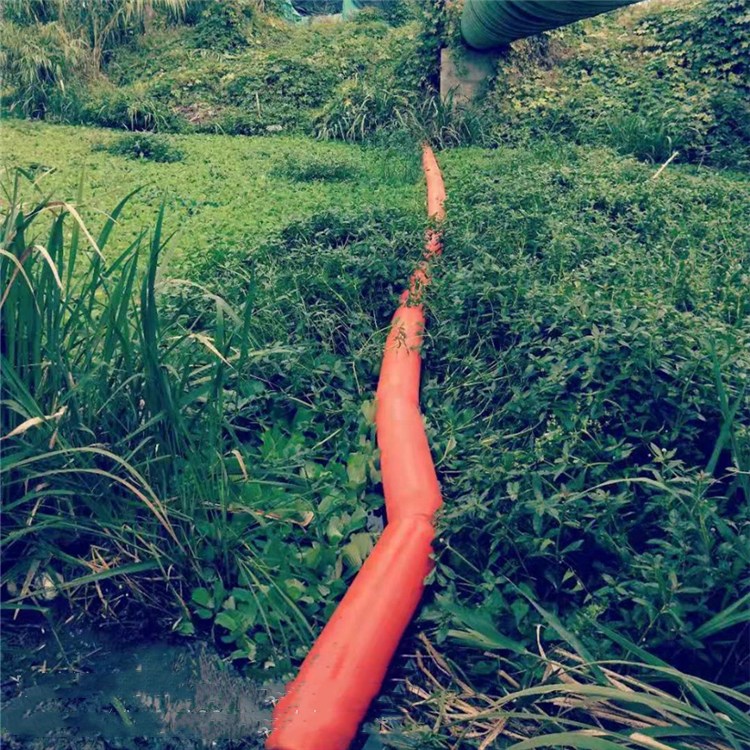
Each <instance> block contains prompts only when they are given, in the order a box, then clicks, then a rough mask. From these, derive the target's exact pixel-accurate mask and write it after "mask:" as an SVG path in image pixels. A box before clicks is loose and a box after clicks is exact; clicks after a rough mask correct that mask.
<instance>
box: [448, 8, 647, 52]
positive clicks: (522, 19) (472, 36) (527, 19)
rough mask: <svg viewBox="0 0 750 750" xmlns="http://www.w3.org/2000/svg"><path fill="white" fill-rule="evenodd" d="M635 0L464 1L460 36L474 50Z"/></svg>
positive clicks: (522, 36)
mask: <svg viewBox="0 0 750 750" xmlns="http://www.w3.org/2000/svg"><path fill="white" fill-rule="evenodd" d="M636 2H640V0H466V2H465V4H464V9H463V11H462V13H461V36H462V37H463V39H464V41H465V42H466V44H468V45H469V46H470V47H474V49H492V48H494V47H502V46H503V45H506V44H509V43H510V42H512V41H514V40H515V39H523V38H524V37H527V36H532V35H534V34H539V33H541V32H542V31H548V30H549V29H556V28H557V27H558V26H565V25H566V24H569V23H574V22H575V21H580V20H581V19H582V18H590V17H591V16H598V15H599V14H600V13H606V12H607V11H610V10H615V9H616V8H623V7H624V6H626V5H634V4H635V3H636Z"/></svg>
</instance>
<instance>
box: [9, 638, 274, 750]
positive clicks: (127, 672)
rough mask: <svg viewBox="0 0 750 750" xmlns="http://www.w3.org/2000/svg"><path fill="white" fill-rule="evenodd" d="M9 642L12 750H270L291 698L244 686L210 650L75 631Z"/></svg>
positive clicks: (248, 684)
mask: <svg viewBox="0 0 750 750" xmlns="http://www.w3.org/2000/svg"><path fill="white" fill-rule="evenodd" d="M2 635H3V637H2V652H3V653H2V657H3V662H2V698H3V703H2V714H1V715H0V719H1V724H0V726H1V727H2V729H1V731H2V735H1V736H2V747H3V748H8V750H202V749H203V748H214V749H216V750H233V749H234V748H243V750H249V749H255V748H262V746H263V739H264V737H265V736H266V733H267V730H268V727H269V725H270V715H271V709H272V704H273V701H274V700H275V698H276V697H278V695H280V693H281V685H266V686H258V685H256V684H254V683H252V682H251V681H249V680H247V679H245V678H243V677H242V676H241V675H240V674H239V673H238V672H237V671H236V670H235V669H233V668H232V667H230V666H228V665H226V664H225V663H223V662H222V660H221V659H220V658H219V656H218V655H217V654H216V652H215V651H213V650H212V649H211V648H209V647H208V646H207V645H205V644H187V643H184V642H183V643H168V642H162V641H155V642H154V641H152V642H148V641H144V640H143V637H142V634H141V635H139V636H137V637H130V636H128V635H127V634H125V633H123V631H122V630H121V629H112V628H106V629H105V628H102V629H95V630H92V629H85V630H80V629H75V626H65V627H61V628H56V629H55V630H54V631H50V630H49V629H48V628H46V629H44V632H42V629H40V628H39V627H38V626H37V627H35V628H33V629H31V628H27V629H25V630H24V629H23V628H16V627H10V628H9V627H4V628H3V634H2Z"/></svg>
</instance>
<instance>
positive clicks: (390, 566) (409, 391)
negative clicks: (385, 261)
mask: <svg viewBox="0 0 750 750" xmlns="http://www.w3.org/2000/svg"><path fill="white" fill-rule="evenodd" d="M422 161H423V166H424V170H425V178H426V181H427V207H428V214H429V216H430V217H431V218H434V219H437V220H440V219H442V218H443V201H444V200H445V190H444V188H443V180H442V177H441V175H440V170H439V169H438V166H437V161H436V160H435V156H434V154H433V153H432V150H431V149H429V148H428V147H425V149H424V154H423V160H422ZM440 250H441V245H440V235H439V233H438V232H436V231H435V230H430V231H429V232H428V235H427V243H426V246H425V252H424V260H423V262H422V263H420V265H419V266H418V268H417V270H416V271H415V272H414V274H412V277H411V280H410V282H409V288H408V289H407V290H406V291H405V292H404V293H403V294H402V296H401V304H400V306H399V308H398V310H396V314H395V315H394V317H393V324H392V326H391V330H390V333H389V335H388V340H387V342H386V346H385V352H384V355H383V365H382V368H381V373H380V380H379V383H378V391H377V401H376V404H377V410H376V417H375V421H376V431H377V439H378V445H379V447H380V452H381V469H382V472H381V473H382V477H383V492H384V495H385V505H386V512H387V515H388V525H387V526H386V528H385V530H384V531H383V534H382V536H381V537H380V539H379V540H378V543H377V544H376V545H375V548H374V549H373V551H372V552H371V553H370V556H369V558H368V559H367V560H366V561H365V564H364V565H363V566H362V569H361V570H360V571H359V574H358V575H357V577H356V578H355V579H354V582H353V583H352V585H351V587H350V588H349V590H348V591H347V592H346V594H345V596H344V598H343V599H342V600H341V603H340V604H339V606H338V607H337V609H336V611H335V612H334V614H333V616H332V617H331V619H330V621H329V622H328V624H327V625H326V626H325V628H323V632H322V633H321V634H320V636H319V637H318V640H317V641H316V642H315V644H314V645H313V647H312V649H311V650H310V652H309V653H308V655H307V657H306V658H305V661H304V662H303V664H302V667H301V668H300V671H299V674H298V675H297V677H296V679H295V680H294V681H293V682H292V683H290V685H289V686H288V687H287V691H286V694H285V695H284V697H283V698H282V699H281V700H280V701H279V703H278V704H277V706H276V709H275V710H274V715H273V729H272V732H271V736H270V737H269V738H268V742H267V743H266V747H267V749H268V750H346V748H348V747H349V744H350V743H351V741H352V739H354V736H355V735H356V733H357V729H358V728H359V725H360V723H361V722H362V719H363V718H364V716H365V713H366V712H367V709H368V707H369V705H370V703H371V701H372V700H373V698H375V696H376V695H377V694H378V692H379V691H380V688H381V686H382V683H383V679H384V677H385V673H386V671H387V669H388V665H389V664H390V662H391V659H392V658H393V654H394V653H395V651H396V648H397V646H398V642H399V640H400V639H401V636H402V635H403V633H404V630H405V629H406V626H407V625H408V624H409V622H410V620H411V618H412V616H413V615H414V611H415V610H416V608H417V605H418V604H419V599H420V597H421V596H422V591H423V590H424V579H425V577H426V576H427V574H428V573H429V571H430V568H431V561H430V555H431V552H432V546H431V545H432V538H433V536H434V529H433V526H432V519H433V516H434V514H435V511H437V509H438V508H439V507H440V503H441V498H440V485H439V484H438V480H437V475H436V474H435V467H434V465H433V462H432V456H431V455H430V446H429V444H428V442H427V436H426V435H425V432H424V426H423V423H422V415H421V414H420V412H419V377H420V367H421V355H420V352H419V349H420V347H421V345H422V334H423V328H424V312H423V309H422V304H421V298H422V291H423V289H424V287H425V285H426V284H427V283H429V275H428V269H427V263H428V261H429V260H430V259H431V258H433V257H434V256H435V255H437V254H439V253H440Z"/></svg>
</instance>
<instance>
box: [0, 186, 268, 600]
mask: <svg viewBox="0 0 750 750" xmlns="http://www.w3.org/2000/svg"><path fill="white" fill-rule="evenodd" d="M25 182H26V178H25V177H24V176H23V175H22V174H19V175H17V176H16V178H15V180H14V182H13V184H12V186H11V187H10V188H9V189H8V190H7V191H6V198H7V205H6V206H4V208H5V212H4V221H3V224H2V251H1V252H0V288H1V289H2V293H1V296H0V312H1V313H2V319H3V326H2V333H1V334H0V346H1V349H2V360H1V364H2V417H1V418H0V419H1V422H0V424H1V429H0V435H1V436H2V442H1V443H0V446H1V448H2V468H1V469H0V472H1V476H2V504H3V505H2V513H3V525H2V526H3V528H2V548H3V560H4V563H5V565H4V569H3V577H2V581H3V584H5V585H6V591H8V590H10V591H11V592H12V595H11V597H10V598H9V599H8V600H7V601H6V603H5V605H4V606H5V607H11V608H18V607H21V606H25V605H26V604H28V603H29V602H35V603H37V604H38V603H40V602H43V601H45V600H47V599H50V598H53V597H54V596H55V594H65V595H67V596H69V597H75V596H76V594H80V595H81V596H84V598H88V597H89V596H91V595H92V594H93V595H95V596H98V597H99V598H100V600H101V602H102V604H103V605H104V606H105V607H106V608H109V607H110V606H111V605H112V604H113V597H114V598H118V597H119V598H121V597H122V596H123V595H124V594H127V595H132V594H135V595H136V596H144V597H151V598H153V597H154V596H155V597H156V598H157V599H158V598H159V597H160V596H164V595H167V594H168V595H169V596H170V599H171V601H172V602H177V603H178V604H179V605H180V606H181V607H182V608H183V609H185V605H184V601H183V599H182V595H181V593H180V592H181V585H182V579H185V580H189V579H190V576H191V573H190V571H191V570H192V571H193V572H195V571H197V570H198V569H199V567H200V563H201V554H202V553H201V551H200V550H201V546H202V545H201V542H202V538H203V537H205V536H206V535H207V534H209V533H211V529H210V525H211V522H212V520H213V519H215V518H222V517H224V518H226V515H227V506H228V504H229V502H230V500H231V499H232V498H233V497H235V496H236V495H237V494H238V491H239V490H238V489H237V483H236V482H235V481H234V475H237V474H240V473H241V471H240V469H242V471H244V472H245V473H247V470H248V466H250V461H249V459H248V458H247V457H246V452H245V449H244V448H243V445H242V443H241V442H240V441H239V440H238V439H237V436H236V431H235V429H234V426H233V424H232V421H231V418H229V417H228V416H227V414H231V413H234V412H236V406H237V400H238V398H239V397H238V395H237V390H236V384H237V380H238V374H239V373H240V372H242V371H243V370H244V369H246V368H247V366H248V363H249V362H251V360H252V359H253V357H255V356H257V355H258V352H257V351H256V350H254V349H253V347H252V342H251V340H250V337H249V334H248V324H249V319H250V315H251V312H252V303H251V302H250V300H251V299H252V295H248V296H247V298H246V301H245V302H242V303H241V304H239V305H237V306H231V305H230V304H228V303H227V302H226V301H225V300H224V299H222V298H220V297H218V296H216V295H211V294H208V293H207V292H205V293H204V290H201V289H200V288H199V287H198V286H197V285H196V284H195V283H191V284H190V287H189V289H190V290H191V292H192V293H193V294H194V295H195V294H197V295H198V297H199V298H202V299H203V300H204V301H205V300H209V302H208V303H206V304H203V305H202V308H201V310H202V311H201V312H200V313H195V312H193V313H192V314H188V313H187V309H186V304H185V298H184V295H183V294H182V292H180V291H179V287H180V282H178V281H176V280H169V281H166V280H161V281H160V280H159V272H158V264H159V257H160V253H161V252H162V250H163V248H164V245H165V242H166V238H165V237H164V235H163V219H164V212H163V208H162V210H160V211H159V214H158V217H157V220H156V223H155V226H154V229H153V232H152V233H151V235H150V237H147V236H146V235H145V234H142V235H141V236H139V237H138V238H137V239H136V240H135V242H133V243H132V244H131V245H130V246H129V247H127V248H126V249H125V250H124V251H122V252H120V253H119V254H118V255H115V256H114V257H113V259H111V260H108V256H107V253H109V252H110V251H109V248H108V243H109V241H110V239H111V237H112V234H113V231H114V230H115V229H116V226H117V221H118V218H119V216H120V214H121V213H122V211H123V210H124V209H125V208H126V206H127V203H128V201H129V200H130V198H131V197H132V193H131V195H129V196H127V197H126V198H125V199H123V200H122V201H121V202H120V203H119V204H118V205H117V206H116V207H115V209H114V210H113V211H112V213H111V214H110V215H109V217H108V218H107V220H106V222H105V223H104V225H103V227H102V228H101V230H100V231H99V232H98V234H97V235H96V236H94V234H93V233H92V232H91V231H89V229H88V228H87V227H86V226H85V225H84V223H83V221H82V220H81V218H80V214H79V213H78V210H77V209H76V206H75V205H73V204H72V203H68V202H64V201H53V200H47V199H42V200H39V201H37V202H36V203H26V202H24V201H23V199H22V195H23V194H24V190H25V187H24V183H25ZM160 288H161V290H160ZM170 288H172V289H178V291H176V292H174V291H173V292H170V293H166V290H168V289H170ZM266 354H268V352H266ZM201 522H203V524H204V526H203V527H201ZM206 524H208V526H206ZM201 528H202V529H203V530H201ZM227 539H228V537H227ZM225 544H226V540H225ZM212 550H213V551H214V554H222V553H224V554H226V549H222V544H221V543H220V542H219V543H218V544H214V545H213V546H212ZM227 556H228V555H227ZM177 563H179V564H180V566H179V567H178V568H177V567H174V566H175V565H177ZM148 570H150V571H153V573H154V574H155V575H152V576H151V578H152V580H153V579H159V581H160V583H159V586H158V587H157V588H158V591H156V590H154V589H153V588H152V589H151V590H147V588H144V587H143V586H142V585H141V583H139V582H137V581H134V580H133V581H131V583H132V585H131V586H129V587H125V588H123V587H122V586H121V585H119V582H118V585H115V586H114V587H113V588H107V587H106V586H105V584H104V581H106V580H108V579H111V578H114V577H120V578H123V577H129V576H131V575H133V574H135V573H143V572H144V571H148ZM178 570H179V572H176V571H178ZM128 580H130V579H128ZM7 587H9V588H7Z"/></svg>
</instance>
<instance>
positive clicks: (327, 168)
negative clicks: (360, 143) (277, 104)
mask: <svg viewBox="0 0 750 750" xmlns="http://www.w3.org/2000/svg"><path fill="white" fill-rule="evenodd" d="M275 174H277V175H280V176H281V177H285V178H286V179H288V180H293V181H294V182H315V181H317V180H326V181H329V182H341V181H344V180H351V179H353V178H354V177H356V176H357V168H356V166H355V165H354V164H353V163H352V162H351V161H349V160H345V159H331V158H323V157H320V156H308V155H305V154H295V155H294V156H289V155H288V156H287V157H286V158H285V159H284V161H283V163H282V164H280V165H279V166H278V167H276V169H275Z"/></svg>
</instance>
